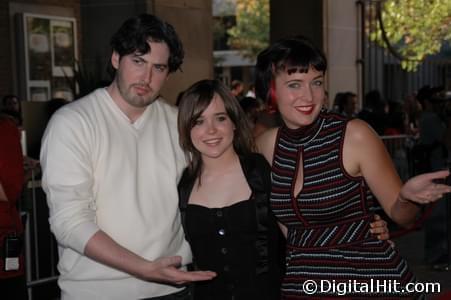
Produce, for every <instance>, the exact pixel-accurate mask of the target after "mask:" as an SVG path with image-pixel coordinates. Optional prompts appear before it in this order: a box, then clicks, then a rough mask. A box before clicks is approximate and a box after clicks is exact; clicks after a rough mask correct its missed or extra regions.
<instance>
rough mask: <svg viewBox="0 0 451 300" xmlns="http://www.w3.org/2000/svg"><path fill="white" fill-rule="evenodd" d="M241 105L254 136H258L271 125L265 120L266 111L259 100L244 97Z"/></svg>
mask: <svg viewBox="0 0 451 300" xmlns="http://www.w3.org/2000/svg"><path fill="white" fill-rule="evenodd" d="M240 106H241V108H242V109H243V111H244V113H245V115H246V117H247V119H248V121H249V124H250V126H251V130H252V137H253V138H256V137H257V136H259V135H260V134H262V133H263V132H265V131H266V130H268V129H269V128H270V127H269V126H268V125H267V124H265V122H264V121H263V114H264V113H265V112H264V110H265V108H264V105H263V104H262V103H260V101H259V100H257V99H255V98H252V97H244V98H243V99H241V101H240Z"/></svg>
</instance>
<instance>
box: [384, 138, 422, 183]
mask: <svg viewBox="0 0 451 300" xmlns="http://www.w3.org/2000/svg"><path fill="white" fill-rule="evenodd" d="M381 139H382V141H383V142H384V145H385V147H386V148H387V150H388V153H389V154H390V157H391V158H392V160H393V163H394V165H395V168H396V170H397V171H398V174H399V177H401V180H403V181H405V180H407V179H408V178H409V177H412V176H413V170H414V165H413V160H412V155H411V154H412V153H411V150H412V148H413V145H414V143H415V139H414V137H413V136H411V135H406V134H401V135H385V136H381Z"/></svg>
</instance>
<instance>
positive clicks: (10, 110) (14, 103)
mask: <svg viewBox="0 0 451 300" xmlns="http://www.w3.org/2000/svg"><path fill="white" fill-rule="evenodd" d="M1 112H2V113H4V114H7V115H9V116H11V117H12V118H13V119H14V121H15V122H16V125H17V126H19V127H20V126H22V105H21V104H20V100H19V97H17V96H16V95H13V94H10V95H5V96H3V98H2V108H1Z"/></svg>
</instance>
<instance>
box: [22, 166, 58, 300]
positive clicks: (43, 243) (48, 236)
mask: <svg viewBox="0 0 451 300" xmlns="http://www.w3.org/2000/svg"><path fill="white" fill-rule="evenodd" d="M32 172H33V173H32V176H31V180H30V181H29V182H28V183H27V184H26V186H25V189H24V192H23V200H22V203H21V211H22V215H24V218H23V219H24V220H25V272H26V278H27V288H28V299H29V300H33V299H58V298H59V288H58V286H57V283H56V281H57V279H58V271H57V268H56V265H57V261H58V252H57V246H56V241H55V238H54V236H53V234H52V233H51V232H50V226H49V223H48V207H47V202H46V198H45V194H44V192H43V191H42V189H41V181H40V180H38V179H36V178H35V173H34V171H32Z"/></svg>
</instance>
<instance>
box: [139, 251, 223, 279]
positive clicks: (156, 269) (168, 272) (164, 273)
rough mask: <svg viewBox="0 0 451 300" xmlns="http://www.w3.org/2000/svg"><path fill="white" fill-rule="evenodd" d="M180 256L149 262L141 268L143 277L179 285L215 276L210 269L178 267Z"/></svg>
mask: <svg viewBox="0 0 451 300" xmlns="http://www.w3.org/2000/svg"><path fill="white" fill-rule="evenodd" d="M181 262H182V258H181V257H180V256H171V257H162V258H158V259H156V260H154V261H152V262H150V263H149V267H146V268H147V269H144V270H143V276H142V277H143V279H145V280H148V281H154V282H160V283H169V284H176V285H181V284H185V283H188V282H193V281H204V280H211V279H213V278H214V277H215V276H216V273H215V272H211V271H192V272H189V271H184V270H181V269H179V267H180V265H181Z"/></svg>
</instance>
